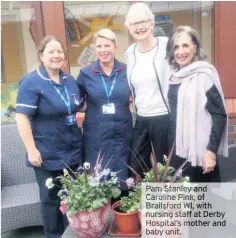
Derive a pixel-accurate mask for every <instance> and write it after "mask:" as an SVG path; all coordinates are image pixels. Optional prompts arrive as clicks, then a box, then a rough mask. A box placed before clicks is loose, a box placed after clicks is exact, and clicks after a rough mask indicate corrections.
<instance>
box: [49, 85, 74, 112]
mask: <svg viewBox="0 0 236 238" xmlns="http://www.w3.org/2000/svg"><path fill="white" fill-rule="evenodd" d="M50 82H51V84H52V81H50ZM52 86H53V87H54V89H55V90H56V91H57V93H58V94H59V96H60V97H61V99H62V100H63V102H64V103H65V105H66V107H67V110H68V113H69V114H71V106H70V99H69V95H68V91H67V87H66V85H64V90H65V92H66V97H67V100H66V99H65V98H64V96H63V95H62V94H61V92H60V90H58V88H57V87H56V86H54V85H53V84H52Z"/></svg>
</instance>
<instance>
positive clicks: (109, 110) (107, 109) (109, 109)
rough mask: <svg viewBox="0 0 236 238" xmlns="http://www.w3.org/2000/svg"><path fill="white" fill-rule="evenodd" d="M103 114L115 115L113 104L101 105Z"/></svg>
mask: <svg viewBox="0 0 236 238" xmlns="http://www.w3.org/2000/svg"><path fill="white" fill-rule="evenodd" d="M102 112H103V114H115V105H114V103H109V104H106V105H102Z"/></svg>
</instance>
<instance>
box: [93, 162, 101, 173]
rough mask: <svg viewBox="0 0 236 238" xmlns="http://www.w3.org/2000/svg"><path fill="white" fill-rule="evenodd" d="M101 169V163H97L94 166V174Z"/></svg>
mask: <svg viewBox="0 0 236 238" xmlns="http://www.w3.org/2000/svg"><path fill="white" fill-rule="evenodd" d="M101 170H102V166H101V164H97V165H96V166H95V167H94V172H95V174H99V173H100V172H101Z"/></svg>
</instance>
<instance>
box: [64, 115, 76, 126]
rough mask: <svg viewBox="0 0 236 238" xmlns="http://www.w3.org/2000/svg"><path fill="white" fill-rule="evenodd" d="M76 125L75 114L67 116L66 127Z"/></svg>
mask: <svg viewBox="0 0 236 238" xmlns="http://www.w3.org/2000/svg"><path fill="white" fill-rule="evenodd" d="M75 123H76V119H75V114H71V115H67V116H66V125H67V126H70V125H73V124H75Z"/></svg>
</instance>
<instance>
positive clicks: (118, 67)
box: [92, 59, 123, 73]
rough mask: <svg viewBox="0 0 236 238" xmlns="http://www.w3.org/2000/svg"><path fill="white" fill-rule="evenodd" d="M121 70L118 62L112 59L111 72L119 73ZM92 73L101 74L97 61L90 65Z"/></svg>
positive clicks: (121, 66)
mask: <svg viewBox="0 0 236 238" xmlns="http://www.w3.org/2000/svg"><path fill="white" fill-rule="evenodd" d="M121 70H123V65H122V63H121V62H120V61H118V60H117V59H114V67H113V70H112V71H114V72H119V71H121ZM92 71H93V72H95V73H102V72H103V70H102V67H101V65H100V62H99V60H97V61H96V62H95V63H94V64H93V65H92Z"/></svg>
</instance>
